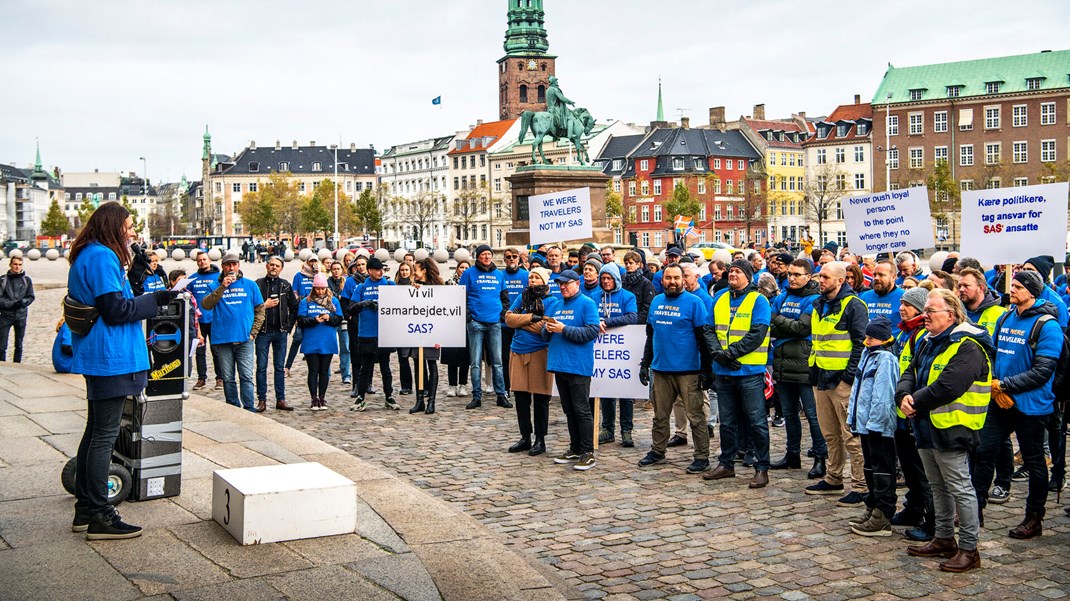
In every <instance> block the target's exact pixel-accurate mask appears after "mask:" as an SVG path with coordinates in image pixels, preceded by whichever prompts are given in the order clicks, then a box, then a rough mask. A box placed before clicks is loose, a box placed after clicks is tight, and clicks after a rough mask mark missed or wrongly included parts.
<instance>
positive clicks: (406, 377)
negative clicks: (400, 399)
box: [398, 350, 418, 390]
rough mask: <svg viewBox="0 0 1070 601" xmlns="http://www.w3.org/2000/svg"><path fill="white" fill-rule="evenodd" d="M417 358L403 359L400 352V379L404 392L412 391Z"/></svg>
mask: <svg viewBox="0 0 1070 601" xmlns="http://www.w3.org/2000/svg"><path fill="white" fill-rule="evenodd" d="M416 361H418V359H416V357H403V356H402V355H401V351H400V350H399V351H398V379H399V380H401V389H402V390H412V388H413V384H412V383H413V382H414V380H413V379H412V372H413V370H414V368H415V366H416Z"/></svg>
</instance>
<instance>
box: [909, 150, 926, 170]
mask: <svg viewBox="0 0 1070 601" xmlns="http://www.w3.org/2000/svg"><path fill="white" fill-rule="evenodd" d="M924 157H925V149H924V148H911V149H910V168H911V169H921V168H922V166H923V165H924V163H925V161H924Z"/></svg>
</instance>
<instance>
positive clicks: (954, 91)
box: [947, 86, 962, 98]
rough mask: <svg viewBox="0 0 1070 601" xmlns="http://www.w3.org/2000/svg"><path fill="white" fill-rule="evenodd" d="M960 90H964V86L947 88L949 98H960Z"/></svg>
mask: <svg viewBox="0 0 1070 601" xmlns="http://www.w3.org/2000/svg"><path fill="white" fill-rule="evenodd" d="M960 88H962V86H947V97H948V98H958V97H959V89H960Z"/></svg>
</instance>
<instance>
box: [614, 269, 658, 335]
mask: <svg viewBox="0 0 1070 601" xmlns="http://www.w3.org/2000/svg"><path fill="white" fill-rule="evenodd" d="M633 273H634V274H635V275H633V276H632V277H628V276H629V275H631V274H627V273H625V274H624V275H623V276H622V277H621V287H622V288H624V289H625V290H627V291H628V292H631V293H632V294H634V295H635V305H636V309H637V310H638V312H639V318H638V320H637V321H636V322H635V323H638V324H640V325H642V324H645V323H646V315H647V312H648V311H650V301H652V300H654V296H655V294H654V284H652V283H650V280H648V279H646V275H645V274H644V273H643V272H641V271H639V270H636V271H634V272H633Z"/></svg>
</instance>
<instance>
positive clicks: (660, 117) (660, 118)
mask: <svg viewBox="0 0 1070 601" xmlns="http://www.w3.org/2000/svg"><path fill="white" fill-rule="evenodd" d="M664 120H665V107H664V105H663V104H662V102H661V78H660V77H659V78H658V118H657V119H655V121H664Z"/></svg>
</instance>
